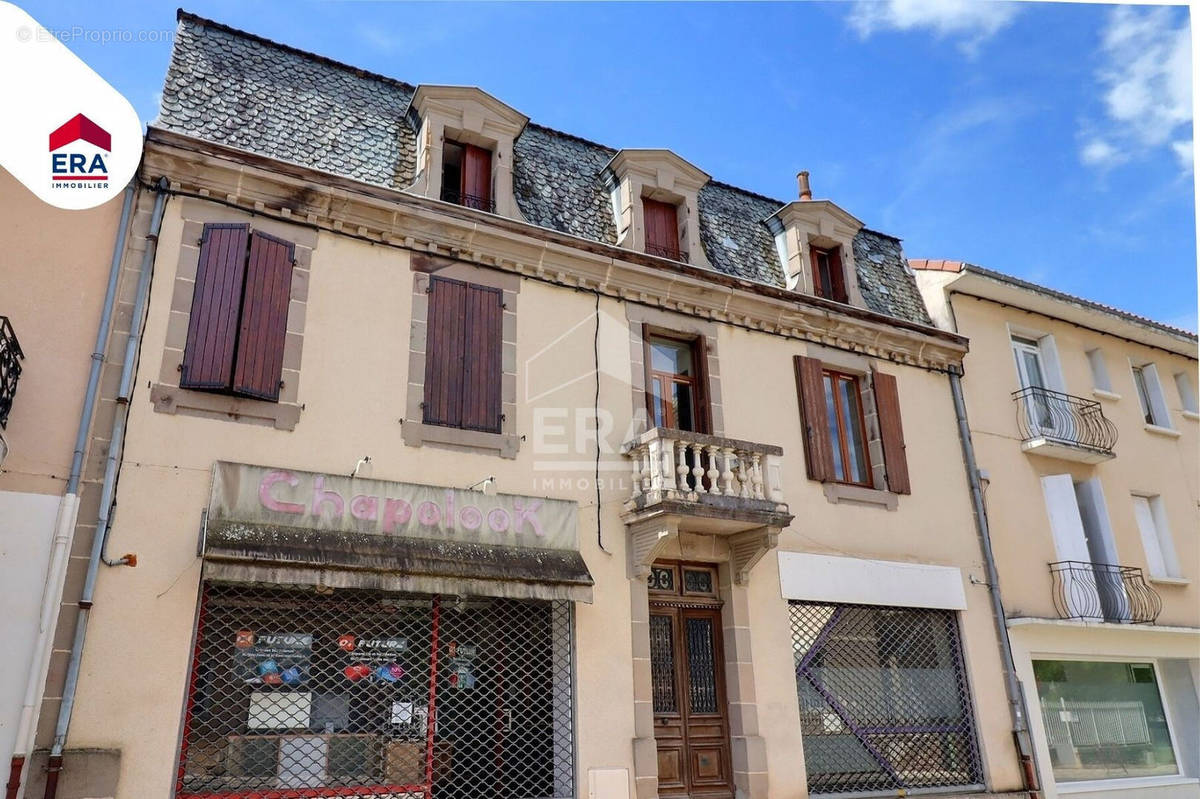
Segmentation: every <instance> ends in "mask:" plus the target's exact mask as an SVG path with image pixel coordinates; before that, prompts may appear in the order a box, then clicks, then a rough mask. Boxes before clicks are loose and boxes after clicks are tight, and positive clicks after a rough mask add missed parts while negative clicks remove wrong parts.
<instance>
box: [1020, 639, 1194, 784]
mask: <svg viewBox="0 0 1200 799" xmlns="http://www.w3.org/2000/svg"><path fill="white" fill-rule="evenodd" d="M1033 675H1034V678H1035V680H1036V682H1037V692H1038V700H1039V704H1040V707H1041V714H1042V724H1043V725H1044V726H1045V730H1046V744H1047V746H1048V747H1049V749H1050V765H1051V767H1052V769H1053V771H1054V779H1055V781H1057V782H1060V783H1062V782H1078V781H1080V780H1110V779H1122V778H1129V777H1161V776H1170V775H1175V774H1178V773H1179V766H1178V765H1177V764H1176V761H1175V748H1174V746H1173V744H1172V742H1171V731H1170V729H1169V728H1168V726H1167V714H1166V711H1165V710H1164V709H1163V703H1162V696H1161V694H1160V693H1159V686H1158V675H1157V674H1156V673H1155V668H1154V664H1153V663H1117V662H1099V661H1083V660H1035V661H1033Z"/></svg>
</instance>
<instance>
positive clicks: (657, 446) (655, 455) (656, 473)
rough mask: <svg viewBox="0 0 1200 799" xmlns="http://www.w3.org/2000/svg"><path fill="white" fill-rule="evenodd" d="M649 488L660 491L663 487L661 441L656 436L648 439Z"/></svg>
mask: <svg viewBox="0 0 1200 799" xmlns="http://www.w3.org/2000/svg"><path fill="white" fill-rule="evenodd" d="M649 453H650V490H651V491H662V489H663V474H662V459H663V453H662V442H661V441H660V440H659V439H657V438H652V439H650V444H649Z"/></svg>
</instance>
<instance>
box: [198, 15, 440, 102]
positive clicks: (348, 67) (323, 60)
mask: <svg viewBox="0 0 1200 799" xmlns="http://www.w3.org/2000/svg"><path fill="white" fill-rule="evenodd" d="M182 20H188V21H189V22H195V23H199V24H200V25H203V26H205V27H207V28H213V29H215V30H219V31H223V32H225V33H230V34H233V35H234V36H240V37H241V38H243V39H249V40H250V41H254V42H258V43H259V44H265V45H267V46H268V47H274V48H276V49H278V50H283V51H284V52H286V53H291V54H292V55H298V56H300V57H302V58H306V59H308V60H310V61H316V62H317V63H320V64H326V65H328V66H331V67H334V68H336V69H341V70H344V71H346V72H350V73H353V74H355V75H358V76H359V77H363V78H371V79H372V80H378V81H383V82H384V83H390V84H392V85H393V86H398V87H400V88H402V89H407V90H408V91H415V90H416V88H417V87H416V86H414V85H412V84H411V83H408V82H406V81H402V80H400V79H398V78H393V77H391V76H389V75H381V74H379V73H378V72H372V71H371V70H369V69H363V68H362V67H356V66H354V65H353V64H347V63H346V62H345V61H338V60H337V59H336V58H330V57H329V56H324V55H321V54H320V53H314V52H312V51H311V50H303V49H301V48H299V47H294V46H292V45H290V44H284V43H283V42H277V41H275V40H274V39H268V38H267V37H266V36H260V35H258V34H257V33H250V32H249V31H245V30H242V29H241V28H235V27H233V26H232V25H226V24H225V23H224V22H217V21H216V20H215V19H209V18H208V17H202V16H200V15H199V14H195V13H193V12H191V11H186V10H184V9H183V8H177V9H176V10H175V21H176V22H180V21H182Z"/></svg>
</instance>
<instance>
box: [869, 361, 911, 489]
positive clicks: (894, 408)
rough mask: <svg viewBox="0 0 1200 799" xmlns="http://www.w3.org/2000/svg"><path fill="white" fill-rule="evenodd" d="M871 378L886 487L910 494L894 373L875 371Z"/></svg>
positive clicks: (898, 397)
mask: <svg viewBox="0 0 1200 799" xmlns="http://www.w3.org/2000/svg"><path fill="white" fill-rule="evenodd" d="M871 382H872V384H873V386H874V389H875V412H876V413H877V414H878V416H879V435H880V438H881V439H882V441H883V465H884V468H885V469H886V470H887V484H888V489H889V490H890V491H891V492H892V493H894V494H911V493H912V486H911V485H910V484H909V480H908V458H907V457H906V455H905V452H904V428H903V427H902V426H901V424H900V393H899V392H898V391H897V390H896V378H895V376H894V375H889V374H884V373H883V372H875V373H873V375H872V379H871Z"/></svg>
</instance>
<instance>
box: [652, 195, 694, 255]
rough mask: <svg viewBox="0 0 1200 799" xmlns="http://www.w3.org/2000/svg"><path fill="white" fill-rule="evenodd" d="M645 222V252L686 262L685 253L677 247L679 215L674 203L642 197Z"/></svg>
mask: <svg viewBox="0 0 1200 799" xmlns="http://www.w3.org/2000/svg"><path fill="white" fill-rule="evenodd" d="M642 213H643V216H644V218H645V223H646V252H647V253H649V254H650V255H657V256H658V257H659V258H669V259H671V260H672V261H683V262H685V263H686V262H687V259H688V257H687V253H686V252H682V251H681V250H680V249H679V216H678V209H677V208H676V206H675V205H674V203H667V202H662V201H660V200H652V199H650V198H649V197H643V198H642Z"/></svg>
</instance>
